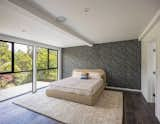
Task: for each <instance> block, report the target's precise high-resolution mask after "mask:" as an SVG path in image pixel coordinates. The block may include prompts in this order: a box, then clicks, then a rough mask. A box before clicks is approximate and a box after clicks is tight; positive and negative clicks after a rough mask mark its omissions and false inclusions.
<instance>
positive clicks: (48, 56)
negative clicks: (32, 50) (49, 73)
mask: <svg viewBox="0 0 160 124" xmlns="http://www.w3.org/2000/svg"><path fill="white" fill-rule="evenodd" d="M50 51H56V54H57V66H56V67H50V61H49V60H50V59H49V55H50ZM48 69H58V50H54V49H48Z"/></svg>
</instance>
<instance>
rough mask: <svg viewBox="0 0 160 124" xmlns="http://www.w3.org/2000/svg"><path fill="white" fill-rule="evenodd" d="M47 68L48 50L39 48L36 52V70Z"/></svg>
mask: <svg viewBox="0 0 160 124" xmlns="http://www.w3.org/2000/svg"><path fill="white" fill-rule="evenodd" d="M47 68H48V50H47V49H46V48H39V49H38V50H37V69H47Z"/></svg>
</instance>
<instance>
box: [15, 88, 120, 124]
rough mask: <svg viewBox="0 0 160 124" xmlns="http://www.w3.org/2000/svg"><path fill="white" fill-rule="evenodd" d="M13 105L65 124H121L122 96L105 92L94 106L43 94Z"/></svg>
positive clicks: (32, 95)
mask: <svg viewBox="0 0 160 124" xmlns="http://www.w3.org/2000/svg"><path fill="white" fill-rule="evenodd" d="M14 103H15V104H17V105H20V106H22V107H25V108H28V109H30V110H32V111H35V112H37V113H40V114H42V115H45V116H48V117H50V118H53V119H56V120H58V121H60V122H63V123H67V124H122V118H123V94H122V93H121V92H116V91H110V90H105V91H104V92H103V93H102V95H101V97H100V98H99V100H98V102H97V104H96V105H95V106H88V105H83V104H79V103H75V102H71V101H66V100H62V99H56V98H52V97H47V96H46V95H45V92H44V91H43V92H39V93H35V94H30V95H25V96H23V97H21V98H19V99H16V101H14Z"/></svg>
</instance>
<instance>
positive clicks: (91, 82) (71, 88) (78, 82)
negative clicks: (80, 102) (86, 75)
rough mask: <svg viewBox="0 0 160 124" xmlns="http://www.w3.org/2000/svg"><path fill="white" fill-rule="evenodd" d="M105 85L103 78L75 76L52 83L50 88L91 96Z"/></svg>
mask: <svg viewBox="0 0 160 124" xmlns="http://www.w3.org/2000/svg"><path fill="white" fill-rule="evenodd" d="M103 85H104V81H103V79H87V80H85V79H79V78H75V77H69V78H65V79H63V80H59V81H55V82H53V83H51V84H50V85H49V87H48V89H52V90H58V91H63V92H67V93H75V94H79V95H85V96H91V95H94V94H95V93H96V91H97V90H98V89H99V88H101V87H102V86H103Z"/></svg>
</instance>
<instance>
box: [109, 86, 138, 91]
mask: <svg viewBox="0 0 160 124" xmlns="http://www.w3.org/2000/svg"><path fill="white" fill-rule="evenodd" d="M106 88H107V89H113V90H122V91H131V92H141V90H138V89H129V88H120V87H111V86H106Z"/></svg>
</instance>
